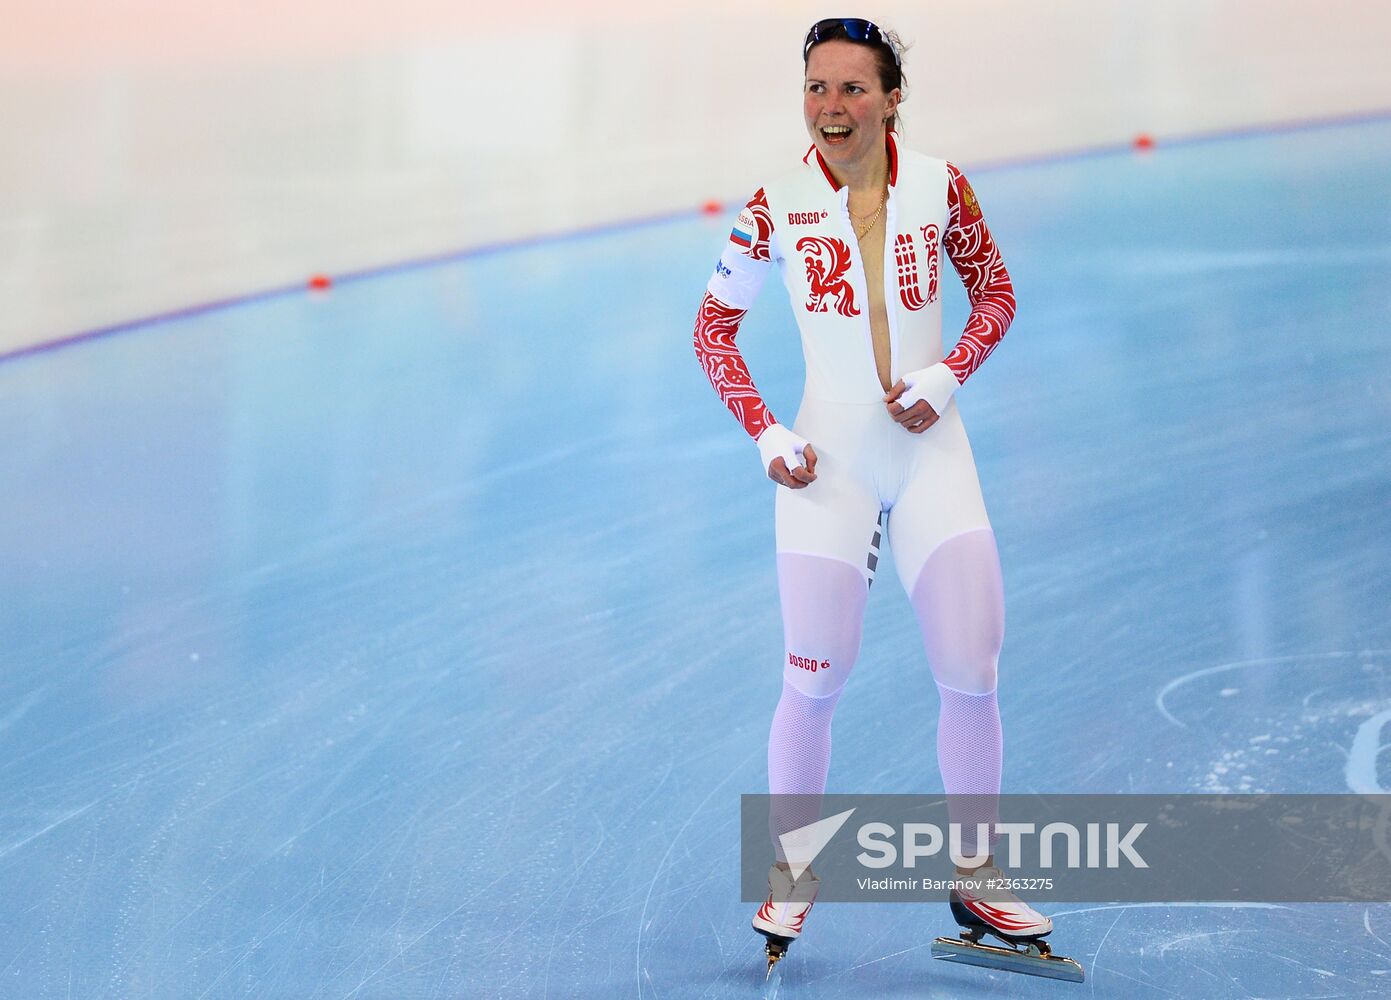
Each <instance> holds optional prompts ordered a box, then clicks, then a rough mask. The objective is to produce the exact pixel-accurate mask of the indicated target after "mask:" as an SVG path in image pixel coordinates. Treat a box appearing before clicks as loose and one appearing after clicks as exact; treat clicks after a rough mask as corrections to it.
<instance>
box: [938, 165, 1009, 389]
mask: <svg viewBox="0 0 1391 1000" xmlns="http://www.w3.org/2000/svg"><path fill="white" fill-rule="evenodd" d="M947 173H948V176H949V180H950V183H949V184H948V185H947V207H948V209H949V215H948V220H949V221H948V225H947V233H946V236H945V237H943V240H942V242H943V243H944V244H945V245H946V248H947V255H948V256H949V257H951V262H952V265H953V266H954V267H955V268H956V273H957V274H958V275H960V276H961V283H962V284H963V285H965V286H966V294H967V296H969V298H970V300H971V315H970V316H969V317H967V319H966V329H965V330H964V331H962V334H961V339H960V340H959V341H957V344H956V347H954V348H952V351H951V353H950V354H948V355H947V356H946V358H944V359H943V363H944V364H945V365H946V366H947V367H948V368H950V369H951V372H952V374H953V375H955V376H956V382H957V385H962V384H964V383H965V381H966V380H967V379H968V378H970V377H971V373H972V372H974V371H975V370H976V369H977V368H979V367H980V365H981V362H982V361H984V360H985V359H986V358H988V357H989V356H990V352H991V351H993V350H995V347H996V345H997V344H999V343H1000V341H1001V339H1003V337H1004V335H1005V331H1006V330H1008V329H1009V325H1010V323H1011V322H1012V321H1013V320H1014V285H1013V284H1011V282H1010V280H1009V272H1008V271H1006V270H1005V262H1004V259H1003V258H1002V257H1001V256H1000V248H999V247H997V246H996V245H995V241H994V240H993V239H991V237H990V228H989V227H988V226H986V224H985V217H984V216H983V215H982V214H981V210H980V202H978V201H977V200H976V193H975V192H974V191H972V190H971V183H970V182H969V181H968V180H966V175H965V174H963V173H962V172H961V171H960V170H958V169H957V168H956V167H955V165H953V164H951V163H948V164H947Z"/></svg>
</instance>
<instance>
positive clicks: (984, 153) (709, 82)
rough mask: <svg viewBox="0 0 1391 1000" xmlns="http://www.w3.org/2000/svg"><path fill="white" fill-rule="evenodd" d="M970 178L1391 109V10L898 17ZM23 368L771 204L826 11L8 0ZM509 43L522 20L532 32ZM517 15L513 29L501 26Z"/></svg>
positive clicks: (679, 5)
mask: <svg viewBox="0 0 1391 1000" xmlns="http://www.w3.org/2000/svg"><path fill="white" fill-rule="evenodd" d="M830 12H838V13H855V14H859V15H861V16H868V17H871V18H873V19H875V20H878V21H880V22H881V23H884V24H886V25H888V26H890V27H894V28H897V29H898V30H899V31H900V33H901V34H902V35H903V36H904V38H905V40H907V41H908V42H909V43H910V44H911V48H910V50H909V52H908V55H907V58H906V60H905V67H906V70H907V74H908V81H909V95H908V100H907V103H906V104H905V106H904V109H903V111H904V114H903V117H904V122H905V129H906V133H907V137H908V141H909V142H910V144H912V145H913V146H915V147H917V148H920V149H923V150H924V151H928V152H933V153H936V154H938V155H943V156H948V157H950V158H952V159H953V160H955V161H957V162H959V163H961V164H963V165H964V166H967V167H969V166H971V165H973V164H983V163H988V162H997V161H1000V160H1005V159H1012V158H1017V157H1023V156H1031V155H1038V154H1046V153H1054V152H1065V151H1068V150H1074V149H1080V148H1087V147H1093V146H1100V145H1109V144H1114V143H1121V142H1126V141H1129V140H1130V139H1131V138H1132V137H1133V136H1134V135H1135V134H1137V133H1139V132H1148V133H1151V134H1153V135H1154V136H1155V137H1156V138H1157V140H1158V141H1159V142H1161V143H1162V142H1163V140H1164V138H1165V137H1166V136H1179V135H1193V134H1200V133H1206V132H1220V131H1223V130H1228V129H1233V128H1240V127H1246V126H1252V125H1261V124H1267V123H1270V124H1274V123H1285V122H1294V121H1301V120H1309V119H1322V118H1329V117H1337V116H1344V115H1351V114H1359V113H1367V112H1378V111H1386V110H1391V59H1388V58H1387V56H1386V51H1385V49H1386V43H1387V40H1388V39H1391V4H1388V3H1385V2H1381V0H1362V2H1357V0H1325V2H1320V3H1314V2H1311V0H1310V2H1295V0H1169V2H1164V3H1152V4H1137V3H1122V2H1116V0H1062V2H1056V3H1048V4H1042V3H1037V2H1032V0H977V2H973V3H965V4H963V3H954V4H948V3H943V2H924V0H916V2H913V3H907V2H903V3H899V2H880V3H876V4H874V5H872V6H871V7H865V8H862V9H859V10H855V9H854V8H853V5H851V6H850V7H848V8H847V7H839V8H835V9H833V10H832V11H830ZM0 13H2V14H3V17H4V21H5V24H6V28H5V30H4V31H3V32H0V127H2V128H3V136H0V291H3V295H4V302H5V304H6V308H5V309H4V310H3V311H0V354H4V353H6V352H10V351H14V350H16V349H19V348H22V347H24V346H27V345H34V344H40V343H46V342H51V341H53V340H56V339H59V338H62V337H65V336H68V335H71V334H75V333H78V332H81V331H85V330H89V329H92V328H95V327H100V326H104V325H108V324H114V323H120V322H124V321H128V320H133V319H138V318H141V317H144V316H149V315H152V314H156V313H162V312H166V311H170V310H175V309H179V308H182V307H186V306H191V305H196V304H200V303H204V302H209V301H213V300H220V299H224V298H228V297H233V296H237V295H243V294H248V293H252V292H257V291H262V290H266V289H270V288H275V287H279V286H284V285H287V284H295V283H297V282H301V281H303V280H304V279H305V278H306V277H307V276H308V275H309V274H311V273H313V272H318V271H322V272H327V273H329V274H334V273H339V274H341V273H345V272H349V271H355V270H360V269H364V268H371V267H375V266H380V265H387V264H392V263H399V262H402V261H406V260H410V259H414V258H420V257H425V256H429V255H433V254H439V253H447V252H450V251H457V250H461V249H465V248H469V247H476V246H484V245H488V244H492V243H495V242H498V241H502V240H510V239H516V238H525V237H531V236H537V235H543V234H549V233H559V232H566V231H570V230H574V229H576V228H579V227H585V226H591V225H596V224H603V223H608V222H616V221H621V220H625V219H635V218H643V217H648V216H652V215H658V214H664V213H669V212H676V211H682V210H686V209H693V208H694V207H695V206H697V205H699V204H700V203H701V202H703V201H705V200H707V199H721V200H726V201H727V200H732V199H739V198H743V197H747V195H748V194H750V193H751V192H752V190H753V188H754V186H756V183H757V181H758V179H759V178H761V177H762V176H764V175H765V174H766V173H767V172H768V171H770V170H775V169H779V168H780V167H781V166H782V165H785V164H787V163H788V162H789V161H790V159H791V158H792V157H794V156H799V155H800V154H801V153H802V151H803V150H804V149H805V147H806V145H807V138H806V134H805V131H804V130H803V128H802V124H801V110H800V89H801V70H802V66H801V54H800V43H801V39H802V35H803V33H804V31H805V30H806V28H807V26H808V25H809V24H810V23H811V22H812V21H814V20H816V19H817V18H819V17H822V16H825V15H826V14H827V13H828V9H827V7H825V6H823V5H821V4H806V3H794V2H790V0H777V2H768V3H761V4H755V3H751V2H748V0H745V2H742V3H734V2H730V0H702V2H700V3H698V4H697V3H689V2H674V3H669V4H667V5H664V6H662V7H661V8H660V9H658V8H656V7H654V6H653V5H647V4H637V3H632V2H618V0H594V2H591V3H589V4H587V5H583V7H582V8H581V6H580V5H574V4H568V3H566V4H562V3H558V2H556V0H538V2H533V3H531V4H527V5H514V6H505V5H498V6H489V7H483V6H479V5H477V4H476V3H470V2H468V0H466V2H463V3H460V2H458V0H454V2H451V3H446V2H442V0H394V2H393V3H392V4H390V5H381V4H367V3H362V2H358V0H339V2H335V3H330V2H328V0H301V2H295V0H290V2H281V3H272V2H270V0H244V2H242V3H238V4H236V5H229V4H224V3H221V2H213V3H207V4H176V3H174V2H172V0H163V2H155V0H102V2H100V3H98V2H96V0H85V2H79V0H5V2H4V4H3V8H0ZM514 13H515V16H510V15H513V14H514ZM505 15H508V16H505Z"/></svg>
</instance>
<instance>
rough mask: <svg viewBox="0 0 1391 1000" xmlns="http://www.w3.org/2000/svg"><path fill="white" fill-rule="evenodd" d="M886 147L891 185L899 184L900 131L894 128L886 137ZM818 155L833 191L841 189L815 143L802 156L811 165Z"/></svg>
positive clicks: (818, 164)
mask: <svg viewBox="0 0 1391 1000" xmlns="http://www.w3.org/2000/svg"><path fill="white" fill-rule="evenodd" d="M884 147H885V149H886V150H887V151H888V154H889V187H895V186H897V184H898V133H897V132H895V131H893V130H892V129H890V130H889V132H888V133H887V134H886V135H885V137H884ZM813 155H814V156H815V157H816V165H817V166H818V167H820V168H821V173H822V175H823V176H824V177H825V178H826V183H827V184H829V185H831V190H832V191H839V190H840V188H841V186H840V185H839V184H837V183H836V179H835V177H834V176H832V174H831V168H830V167H828V166H826V161H825V160H823V159H822V158H821V150H819V149H817V148H816V144H815V143H813V144H812V147H811V149H809V150H807V155H806V156H804V157H802V162H803V163H805V164H806V165H807V166H811V158H812V156H813Z"/></svg>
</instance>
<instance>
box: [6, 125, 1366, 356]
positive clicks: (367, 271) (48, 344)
mask: <svg viewBox="0 0 1391 1000" xmlns="http://www.w3.org/2000/svg"><path fill="white" fill-rule="evenodd" d="M1388 120H1391V108H1382V109H1379V110H1373V111H1358V112H1351V113H1348V114H1340V115H1332V116H1329V117H1326V118H1297V119H1292V120H1290V121H1287V122H1266V123H1261V124H1251V125H1237V126H1233V127H1231V128H1225V129H1216V130H1213V131H1211V132H1194V133H1189V134H1186V135H1185V134H1180V135H1175V136H1163V135H1155V136H1154V143H1155V146H1154V148H1153V149H1147V150H1136V148H1135V145H1134V142H1133V141H1131V140H1127V141H1125V142H1112V143H1103V144H1100V145H1096V146H1082V147H1078V148H1075V149H1069V150H1063V151H1060V152H1056V153H1035V154H1029V155H1026V156H1018V157H1005V158H1002V159H999V160H982V161H980V162H979V163H973V164H969V165H968V166H969V169H970V171H971V173H972V174H981V173H990V172H993V171H997V170H1015V169H1019V168H1024V167H1040V166H1051V165H1053V164H1057V163H1065V162H1069V161H1073V160H1086V159H1094V158H1097V157H1103V156H1117V155H1121V154H1126V155H1135V156H1152V155H1154V154H1155V153H1157V152H1159V151H1161V150H1163V149H1166V148H1168V147H1172V146H1194V145H1200V144H1202V143H1209V142H1222V141H1226V140H1230V139H1251V138H1259V137H1264V136H1271V135H1280V134H1284V133H1289V132H1304V131H1314V130H1317V129H1325V128H1340V127H1343V126H1348V125H1370V124H1373V123H1376V122H1381V121H1388ZM720 204H721V213H722V214H725V213H724V208H725V207H728V206H732V205H733V204H734V202H733V201H722V202H721V203H720ZM705 214H707V213H705V212H704V211H703V210H702V209H700V208H683V209H677V210H675V211H670V212H662V213H659V214H655V215H650V216H640V217H637V218H632V219H619V220H616V221H612V222H600V223H595V224H593V225H589V226H581V227H579V228H577V229H571V230H563V231H560V232H555V233H541V234H533V235H530V236H518V237H514V238H512V239H505V240H498V241H496V242H493V243H484V244H480V245H479V246H475V247H468V248H466V249H462V250H447V251H444V252H441V253H437V254H429V255H426V256H424V257H412V258H410V259H408V260H404V261H398V262H397V263H394V264H379V265H375V266H372V267H365V268H359V269H358V270H355V271H346V272H344V273H342V274H336V275H332V280H333V284H334V285H335V286H336V285H341V284H351V283H353V282H358V281H365V280H367V279H370V278H379V277H385V276H386V275H390V274H398V273H401V272H403V271H414V270H423V269H426V268H430V267H438V266H440V265H442V264H452V263H456V262H458V261H462V260H468V259H470V258H472V257H486V256H489V255H492V254H498V253H506V252H507V251H509V250H520V249H524V248H530V247H537V246H544V245H547V244H555V243H567V242H570V241H572V240H585V239H590V238H591V237H595V236H607V235H611V234H614V233H620V232H629V231H632V230H638V229H646V228H648V227H651V226H662V225H666V224H667V223H670V222H681V221H687V220H690V219H696V218H700V217H701V216H703V215H705ZM310 294H320V295H326V294H331V292H317V293H316V292H313V291H312V290H311V289H309V288H308V284H307V282H306V281H297V282H295V283H293V284H288V285H277V286H275V287H273V288H269V289H263V290H261V291H257V292H247V293H244V294H241V295H230V296H227V297H225V298H219V299H214V300H212V301H210V302H202V303H195V304H193V305H188V306H182V307H180V308H178V309H171V310H167V311H165V312H159V313H154V314H152V315H149V316H142V317H140V318H138V319H131V320H124V321H122V322H120V323H111V324H108V325H106V326H99V327H94V328H92V329H89V330H82V331H79V332H77V333H72V334H66V335H63V336H60V337H58V338H56V339H54V340H44V341H40V342H39V343H36V344H28V345H26V346H24V347H17V348H14V349H12V350H9V351H0V364H4V363H5V362H8V361H17V360H19V359H21V358H27V357H32V356H33V355H36V354H46V353H48V352H50V351H56V350H60V349H62V348H65V347H72V346H74V345H77V344H82V343H86V342H88V341H92V340H100V339H102V338H105V337H111V336H114V335H116V334H121V333H133V332H135V331H137V330H141V329H144V328H146V327H154V326H159V325H161V324H164V323H169V322H172V321H174V320H180V319H188V318H189V317H192V316H199V315H202V314H204V313H210V312H217V311H219V310H222V309H231V308H234V307H236V306H243V305H250V304H252V303H255V302H265V301H268V300H270V299H275V298H281V297H286V296H290V295H310Z"/></svg>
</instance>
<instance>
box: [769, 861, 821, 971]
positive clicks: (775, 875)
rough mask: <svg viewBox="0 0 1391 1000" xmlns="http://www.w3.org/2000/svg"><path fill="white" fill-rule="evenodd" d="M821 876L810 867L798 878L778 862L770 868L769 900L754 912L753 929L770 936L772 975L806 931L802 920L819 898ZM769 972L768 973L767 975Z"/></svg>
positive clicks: (770, 967) (770, 966)
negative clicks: (803, 929)
mask: <svg viewBox="0 0 1391 1000" xmlns="http://www.w3.org/2000/svg"><path fill="white" fill-rule="evenodd" d="M820 888H821V880H820V879H819V878H817V877H816V875H815V873H813V872H812V870H811V869H810V868H808V869H807V870H806V871H804V872H802V877H801V878H799V879H797V880H796V881H795V882H794V881H793V880H792V873H791V872H790V871H785V870H783V869H782V868H779V867H778V866H777V865H774V866H773V867H772V868H770V869H768V901H767V902H765V903H764V904H763V905H762V906H760V907H759V908H758V912H757V913H755V914H754V915H753V929H754V930H756V931H758V933H760V934H762V935H763V936H764V937H765V938H766V939H767V944H766V945H765V947H764V951H765V953H766V954H767V956H768V976H771V975H772V974H773V966H775V965H777V964H778V961H779V960H780V959H781V958H782V957H783V956H784V955H786V954H787V949H788V946H790V945H791V944H792V942H793V941H795V940H797V938H798V937H800V936H801V934H802V924H803V922H804V921H805V920H806V919H807V914H808V913H810V912H811V907H812V904H813V903H814V902H815V901H816V891H817V890H818V889H820ZM768 976H764V978H765V979H766V978H767V977H768Z"/></svg>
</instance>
